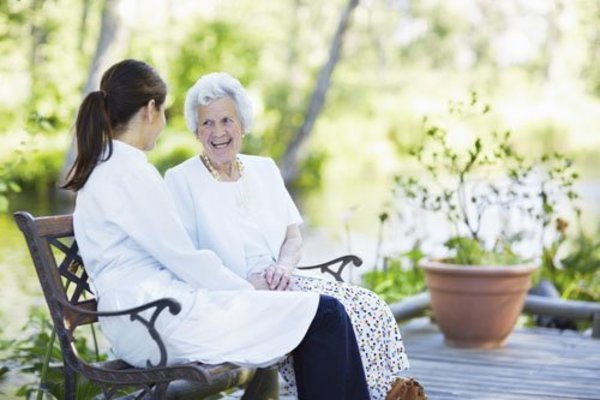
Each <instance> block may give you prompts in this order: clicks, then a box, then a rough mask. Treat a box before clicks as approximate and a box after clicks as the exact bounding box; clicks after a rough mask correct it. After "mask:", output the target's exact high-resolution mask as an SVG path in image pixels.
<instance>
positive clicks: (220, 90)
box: [184, 72, 252, 134]
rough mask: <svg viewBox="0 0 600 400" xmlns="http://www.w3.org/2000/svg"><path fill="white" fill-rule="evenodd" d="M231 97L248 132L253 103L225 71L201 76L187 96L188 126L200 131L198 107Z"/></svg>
mask: <svg viewBox="0 0 600 400" xmlns="http://www.w3.org/2000/svg"><path fill="white" fill-rule="evenodd" d="M223 97H229V98H231V100H233V102H234V103H235V108H236V110H237V114H238V115H237V116H238V118H239V120H240V124H241V125H242V131H243V132H244V133H247V132H248V131H249V130H250V127H251V126H252V103H251V102H250V97H248V93H246V90H245V89H244V87H243V86H242V84H241V83H240V81H238V80H237V79H235V78H234V77H233V76H231V75H229V74H227V73H225V72H213V73H210V74H206V75H203V76H201V77H200V79H198V80H197V81H196V83H195V84H194V86H192V87H191V88H190V89H189V90H188V92H187V94H186V96H185V108H184V115H185V121H186V123H187V126H188V128H189V129H190V130H191V131H192V132H193V133H194V134H196V132H197V131H198V107H200V106H206V105H208V104H210V103H211V102H213V101H215V100H218V99H221V98H223Z"/></svg>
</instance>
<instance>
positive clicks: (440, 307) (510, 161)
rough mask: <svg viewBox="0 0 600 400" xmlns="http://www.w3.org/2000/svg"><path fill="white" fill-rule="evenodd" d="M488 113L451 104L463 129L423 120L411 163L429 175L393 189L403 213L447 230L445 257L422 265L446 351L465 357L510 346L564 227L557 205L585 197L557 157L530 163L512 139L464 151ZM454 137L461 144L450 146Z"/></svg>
mask: <svg viewBox="0 0 600 400" xmlns="http://www.w3.org/2000/svg"><path fill="white" fill-rule="evenodd" d="M490 110H491V108H490V107H489V105H485V104H482V103H481V102H480V101H479V99H478V97H477V95H476V94H472V96H471V98H470V100H469V101H468V102H455V103H451V104H450V109H449V111H450V117H452V118H454V117H457V118H454V121H458V122H457V123H456V122H455V125H450V126H449V127H448V126H447V127H442V126H440V125H439V124H433V123H431V122H430V121H429V120H428V119H427V118H425V119H424V124H423V126H424V133H425V134H424V138H423V142H422V143H421V145H419V146H418V147H417V148H416V149H415V150H414V151H411V153H410V154H411V155H412V156H413V157H414V159H415V160H416V162H417V165H418V166H419V167H420V169H422V171H423V172H424V173H421V174H419V175H417V176H418V177H415V176H408V175H406V174H403V175H399V176H397V177H396V178H395V184H394V193H395V195H396V199H397V200H401V201H400V204H402V203H404V204H406V202H408V203H409V204H412V205H415V206H417V207H418V208H420V209H422V210H425V211H426V212H432V213H437V214H438V215H441V216H443V218H444V219H445V221H446V222H447V223H448V224H447V225H448V226H449V232H448V235H447V240H446V241H445V243H444V245H445V254H444V255H443V256H441V257H437V258H425V259H423V260H422V261H421V262H420V263H419V265H420V267H422V268H423V269H424V270H425V278H426V283H427V287H428V289H429V291H430V294H431V303H432V309H433V313H434V315H435V318H436V322H437V323H438V325H439V327H440V330H441V331H442V332H443V334H444V336H445V340H446V342H447V343H448V344H450V345H454V346H461V347H484V348H491V347H499V346H501V345H502V344H503V343H504V341H505V340H506V338H507V337H508V335H509V334H510V332H511V331H512V329H513V327H514V325H515V323H516V320H517V318H518V316H519V314H520V313H521V310H522V307H523V304H524V301H525V297H526V295H527V291H528V289H529V288H530V282H531V276H532V274H533V272H534V271H535V270H536V268H537V265H538V264H539V262H538V261H536V260H539V257H540V255H541V254H542V249H543V248H544V243H545V241H547V240H548V235H552V234H553V233H552V232H553V231H554V226H555V224H556V223H557V221H558V224H561V223H563V224H564V221H563V220H561V219H558V218H557V214H558V209H557V205H558V204H559V203H560V202H562V201H563V200H565V201H566V202H567V203H570V201H571V200H573V199H575V198H576V197H577V195H576V193H575V192H574V191H573V184H574V181H575V180H576V179H577V174H576V173H574V172H573V171H572V164H571V162H570V161H569V160H567V159H566V158H565V157H563V156H562V155H560V154H558V153H552V154H544V155H541V156H538V157H535V156H532V155H530V156H529V158H528V159H526V158H525V157H523V156H521V155H519V154H518V152H517V151H516V150H515V148H514V147H513V146H512V145H511V142H510V140H511V134H510V131H505V132H502V133H499V132H491V133H490V134H488V135H481V134H478V135H474V137H473V138H472V140H469V141H466V143H465V140H464V139H465V137H466V136H468V134H469V133H468V132H467V131H466V130H465V126H469V125H471V126H473V125H475V126H477V124H478V123H480V122H482V119H485V118H486V116H487V117H489V112H490ZM453 129H454V130H453ZM456 130H458V132H460V133H461V136H458V139H460V140H454V138H456V136H454V137H453V136H452V135H454V134H455V133H456ZM457 141H462V142H463V145H462V146H460V145H456V142H457ZM396 204H399V203H398V202H397V203H396Z"/></svg>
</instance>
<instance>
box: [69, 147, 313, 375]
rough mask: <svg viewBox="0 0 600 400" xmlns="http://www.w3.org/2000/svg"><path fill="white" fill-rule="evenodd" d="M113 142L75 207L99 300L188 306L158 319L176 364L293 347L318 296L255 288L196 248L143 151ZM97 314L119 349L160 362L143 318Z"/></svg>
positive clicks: (248, 360) (129, 357)
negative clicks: (167, 301)
mask: <svg viewBox="0 0 600 400" xmlns="http://www.w3.org/2000/svg"><path fill="white" fill-rule="evenodd" d="M112 143H113V148H114V151H113V154H112V156H111V157H110V159H108V160H107V161H104V162H100V163H99V164H98V165H97V166H96V168H95V169H94V171H93V172H92V174H91V175H90V177H89V179H88V181H87V182H86V184H85V185H84V187H83V188H82V189H81V190H79V192H78V194H77V201H76V206H75V211H74V214H73V220H74V230H75V237H76V239H77V242H78V244H79V248H80V251H81V255H82V257H83V260H84V262H85V265H86V271H87V272H88V274H89V276H90V278H91V281H92V286H93V291H94V293H95V294H96V296H97V298H98V308H99V309H101V310H113V309H122V308H126V307H134V306H138V305H141V304H143V303H146V302H148V301H151V300H156V299H159V298H163V297H173V298H175V299H177V300H179V301H180V302H181V303H182V311H181V313H180V314H178V315H177V316H172V315H170V314H169V313H168V312H163V313H162V314H161V317H160V318H159V320H158V323H157V327H158V329H159V331H160V332H161V335H162V336H163V339H166V341H167V343H166V344H167V350H168V353H169V362H180V361H189V360H198V361H203V362H208V363H218V362H225V361H229V362H233V363H238V364H242V365H256V366H261V365H267V364H269V363H272V362H274V361H277V360H278V359H279V358H281V357H282V356H283V355H285V354H286V353H287V352H289V351H291V350H292V349H293V348H294V347H296V346H297V345H298V343H299V342H300V340H302V338H303V336H304V334H305V332H306V330H307V329H308V326H309V324H310V322H311V321H312V318H313V317H314V313H315V311H316V307H317V304H318V295H315V294H307V293H302V295H303V296H280V295H278V293H279V294H282V293H284V292H269V291H255V290H254V289H253V287H252V286H251V285H250V284H249V283H248V282H247V281H245V280H244V279H243V278H241V277H240V276H238V275H237V274H235V273H233V272H232V271H231V270H230V269H229V268H227V267H225V265H223V262H222V261H221V259H220V258H219V257H217V256H216V255H215V253H214V252H212V251H210V250H198V249H197V248H196V246H195V245H194V243H192V241H191V240H190V238H189V236H188V234H187V232H186V230H185V228H184V226H183V224H182V223H181V220H180V218H179V215H178V213H177V210H176V208H175V205H174V204H173V202H172V200H171V196H170V195H169V192H168V190H167V188H166V186H165V184H164V181H163V180H162V178H161V176H160V174H159V173H158V171H156V169H155V168H154V167H153V166H152V165H151V164H149V163H148V162H147V159H146V155H145V153H144V152H142V151H141V150H139V149H137V148H135V147H132V146H130V145H128V144H125V143H123V142H120V141H118V140H113V142H112ZM289 293H291V292H289ZM100 322H101V325H102V328H103V331H104V333H105V334H106V336H107V338H108V339H109V341H110V343H111V344H112V346H113V348H114V351H115V353H116V354H117V356H119V357H121V358H124V359H125V360H126V361H128V362H130V363H131V364H134V365H139V366H143V365H145V363H146V360H147V359H149V358H152V359H153V360H154V361H156V359H157V356H158V350H157V347H156V344H155V343H154V342H153V341H152V339H151V338H150V337H149V335H148V334H147V333H146V331H145V328H143V327H142V326H141V324H139V323H138V322H132V321H130V320H129V319H128V318H127V317H123V318H102V319H101V321H100ZM283 328H285V331H284V330H283Z"/></svg>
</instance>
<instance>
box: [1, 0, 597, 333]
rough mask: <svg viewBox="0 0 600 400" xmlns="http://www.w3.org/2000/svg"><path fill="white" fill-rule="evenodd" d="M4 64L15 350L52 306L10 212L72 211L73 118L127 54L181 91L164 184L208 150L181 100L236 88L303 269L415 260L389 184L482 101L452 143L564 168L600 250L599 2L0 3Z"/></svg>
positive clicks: (160, 159) (161, 159) (159, 162)
mask: <svg viewBox="0 0 600 400" xmlns="http://www.w3.org/2000/svg"><path fill="white" fill-rule="evenodd" d="M0 54H1V56H0V210H1V211H2V213H0V239H1V240H0V285H1V287H2V291H1V292H2V296H0V326H4V327H5V328H4V330H5V335H6V336H8V337H11V336H14V335H15V334H16V333H17V332H18V328H19V327H20V326H21V325H22V323H23V322H24V321H25V320H26V319H27V308H28V307H29V306H30V305H31V304H32V303H33V304H36V303H41V301H42V300H41V299H40V297H39V289H38V287H37V285H38V284H37V282H36V281H35V280H34V279H32V277H33V270H32V267H31V265H30V262H29V258H28V254H27V253H26V249H25V245H24V242H23V240H22V238H21V236H20V234H19V233H18V232H17V231H16V228H15V227H14V224H13V223H12V217H11V212H12V211H14V210H17V209H19V210H20V209H26V210H30V211H32V212H34V213H37V214H44V213H49V212H52V213H55V212H69V211H70V210H71V209H72V201H73V199H72V198H71V197H69V196H67V195H65V194H64V193H61V191H60V190H58V189H57V187H58V185H59V184H60V182H61V179H62V178H61V176H62V174H64V171H65V168H67V167H68V166H69V165H68V162H67V161H66V160H67V154H68V151H69V148H70V145H71V141H72V126H73V123H74V119H75V115H76V112H77V107H78V105H79V103H80V102H81V100H82V98H83V96H84V94H85V93H86V92H88V91H91V90H96V89H97V85H98V80H99V77H100V75H101V74H102V72H103V71H104V70H105V69H106V68H107V67H108V66H110V65H111V64H112V63H114V62H116V61H119V60H120V59H123V58H126V57H127V58H138V59H141V60H144V61H147V62H148V63H150V64H152V65H154V66H155V67H156V68H157V69H158V70H159V71H160V72H161V74H162V75H163V77H164V78H165V80H166V81H167V82H168V84H169V87H170V93H169V97H168V110H167V117H168V124H167V128H166V130H165V132H164V133H163V134H162V136H161V138H160V139H159V142H158V145H157V148H156V149H155V150H153V151H152V152H151V153H150V159H151V161H152V162H153V163H154V164H155V165H156V166H157V167H158V168H159V170H160V171H161V172H163V171H164V170H165V169H166V168H168V167H169V166H172V165H174V164H176V163H178V162H180V161H183V160H184V159H186V158H188V157H190V156H192V155H193V154H195V153H196V152H197V151H198V147H197V146H198V145H197V142H196V141H195V139H194V137H193V135H192V134H190V133H189V132H187V129H186V128H185V122H184V119H183V115H182V104H183V100H184V96H185V92H186V90H187V88H189V87H190V86H191V85H192V84H193V83H194V82H195V80H196V79H197V78H198V77H199V76H200V75H202V74H204V73H207V72H212V71H226V72H229V73H230V74H232V75H234V76H236V77H238V78H239V79H240V81H241V82H242V83H243V84H244V85H245V86H246V88H247V89H248V91H249V92H250V94H251V97H252V100H253V104H254V112H255V121H256V122H255V124H254V127H253V130H252V133H251V135H248V136H247V137H246V139H245V143H244V151H245V152H247V153H252V154H261V155H266V156H270V157H272V158H274V159H275V160H276V161H277V162H278V163H279V164H280V165H281V166H282V168H283V170H284V174H285V176H286V178H287V179H286V181H287V183H288V185H289V188H290V190H292V192H293V194H294V197H295V199H296V200H297V202H298V204H299V205H300V208H301V211H302V213H303V215H304V216H305V222H306V223H305V226H304V228H303V229H304V233H305V241H306V250H305V259H306V261H308V262H313V261H314V262H317V261H322V260H323V259H324V258H331V256H332V255H334V254H333V253H340V252H346V251H347V250H351V251H353V252H355V253H357V254H359V255H360V256H362V257H363V258H365V259H366V260H367V261H368V262H367V264H371V265H373V264H375V263H376V262H377V261H378V260H379V259H380V258H381V254H380V253H381V252H389V253H394V252H396V251H402V250H404V251H406V250H409V249H412V248H413V247H414V244H415V240H414V238H411V234H414V233H415V232H414V230H412V231H410V230H407V229H406V227H403V226H402V224H401V223H399V224H396V225H395V226H391V225H390V224H388V225H387V226H386V229H384V230H383V231H382V230H381V226H380V223H379V220H378V216H379V215H380V213H381V212H382V210H383V209H384V208H385V207H386V204H388V203H389V202H390V201H391V196H390V184H391V179H392V177H393V175H395V174H398V173H401V172H407V171H410V169H411V168H412V164H410V163H409V162H407V159H408V151H409V149H410V148H411V147H412V146H414V145H416V144H418V143H419V142H420V141H421V139H422V120H423V116H425V115H427V116H434V117H435V116H438V115H442V114H443V113H444V112H445V110H446V109H447V106H448V103H449V102H450V101H452V100H454V99H457V98H458V99H460V98H465V97H468V96H469V94H470V93H471V92H477V93H478V94H479V95H480V96H481V97H482V98H485V99H486V101H487V102H489V103H490V104H492V105H493V110H494V113H493V117H492V118H490V119H488V120H487V121H488V122H487V125H480V126H478V127H477V129H476V131H475V132H474V133H473V132H470V133H468V132H465V134H464V137H461V136H460V135H459V136H457V137H456V138H455V139H456V140H457V141H458V142H460V141H462V140H467V139H468V138H470V137H472V135H473V134H477V133H482V132H491V131H494V130H498V131H502V130H507V129H509V130H511V131H512V133H513V134H512V137H513V142H514V144H515V146H516V147H517V148H518V149H520V150H521V151H522V152H524V153H526V154H529V155H531V156H532V157H534V156H538V155H539V154H541V153H543V152H551V151H554V150H559V151H561V152H563V153H565V154H568V155H569V157H571V158H573V159H574V161H575V163H576V166H577V169H578V171H579V174H580V176H581V181H580V182H579V183H578V186H577V187H576V189H577V190H578V191H579V193H580V195H581V208H582V212H583V215H584V216H585V217H584V218H582V219H583V220H584V221H585V224H584V225H586V226H585V227H584V228H585V229H587V230H588V231H589V232H590V235H591V237H592V241H593V242H594V240H595V239H597V237H598V236H597V235H596V232H597V231H596V228H597V225H598V223H597V220H598V215H599V214H600V213H599V210H600V207H599V204H600V171H599V170H598V166H599V165H600V161H599V160H598V158H599V157H598V152H599V151H600V133H599V132H598V131H599V128H600V2H598V1H597V0H547V1H538V2H531V1H527V0H505V1H502V2H496V1H492V0H478V1H472V0H450V1H443V0H363V1H357V0H350V1H342V0H331V1H316V0H312V1H310V0H279V1H263V0H252V1H250V0H206V1H195V0H99V1H92V0H0ZM320 95H322V97H319V96H320ZM320 100H322V103H320ZM320 105H322V106H320ZM311 120H314V125H312V124H310V123H309V124H307V123H306V122H307V121H311ZM303 135H304V136H303ZM300 137H301V138H302V139H299V138H300ZM378 234H379V236H380V238H379V239H378V238H377V236H378ZM594 243H595V242H594ZM376 247H377V249H376ZM596 249H597V247H596ZM594 251H595V250H594ZM598 259H600V252H597V254H596V256H595V258H594V260H598ZM596 289H597V288H596Z"/></svg>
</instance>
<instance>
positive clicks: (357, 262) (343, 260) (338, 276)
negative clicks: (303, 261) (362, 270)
mask: <svg viewBox="0 0 600 400" xmlns="http://www.w3.org/2000/svg"><path fill="white" fill-rule="evenodd" d="M338 263H339V264H340V265H339V268H338V270H337V271H335V270H334V269H332V268H330V266H332V265H334V264H338ZM350 263H352V264H354V266H355V267H360V266H361V265H362V260H361V259H360V258H359V257H357V256H355V255H352V254H349V255H346V256H342V257H338V258H335V259H333V260H331V261H327V262H326V263H323V264H318V265H310V266H306V267H296V268H297V269H301V270H310V269H320V270H321V272H322V273H329V274H331V275H332V276H333V277H334V278H335V280H336V281H338V282H343V281H344V280H343V279H342V272H343V271H344V268H346V266H347V265H348V264H350Z"/></svg>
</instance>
